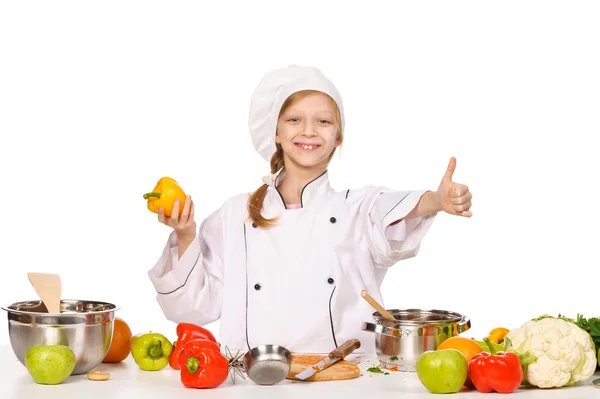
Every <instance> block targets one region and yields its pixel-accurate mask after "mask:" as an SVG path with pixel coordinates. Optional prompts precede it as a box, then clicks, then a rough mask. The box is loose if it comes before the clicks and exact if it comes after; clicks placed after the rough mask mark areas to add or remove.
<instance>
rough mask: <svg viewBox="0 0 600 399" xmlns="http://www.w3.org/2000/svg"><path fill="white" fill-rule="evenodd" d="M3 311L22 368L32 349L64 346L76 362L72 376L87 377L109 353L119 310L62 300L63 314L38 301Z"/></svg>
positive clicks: (101, 303)
mask: <svg viewBox="0 0 600 399" xmlns="http://www.w3.org/2000/svg"><path fill="white" fill-rule="evenodd" d="M2 309H4V310H5V311H7V313H8V333H9V338H10V344H11V346H12V349H13V352H14V353H15V355H16V356H17V358H18V359H19V361H20V362H21V363H22V364H23V365H25V354H26V353H27V351H28V350H29V348H31V347H32V346H36V345H41V344H46V345H56V344H61V345H66V346H68V347H69V348H71V349H72V350H73V352H74V353H75V357H76V358H77V361H76V363H75V369H74V370H73V373H72V374H84V373H87V372H89V371H91V370H93V369H94V368H95V367H97V366H98V365H99V364H100V363H102V360H103V359H104V357H105V356H106V354H107V353H108V349H109V348H110V343H111V340H112V334H113V320H114V317H115V316H114V315H115V311H117V310H118V309H119V308H118V307H117V306H115V305H113V304H111V303H107V302H97V301H85V300H71V299H63V300H61V304H60V313H48V312H47V309H46V306H45V305H44V304H43V302H42V301H39V300H37V301H24V302H16V303H13V304H12V305H9V306H3V307H2Z"/></svg>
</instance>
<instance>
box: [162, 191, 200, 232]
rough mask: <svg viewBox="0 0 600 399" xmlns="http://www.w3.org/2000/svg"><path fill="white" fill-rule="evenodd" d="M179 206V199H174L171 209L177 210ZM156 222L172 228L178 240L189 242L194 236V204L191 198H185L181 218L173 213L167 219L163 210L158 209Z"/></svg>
mask: <svg viewBox="0 0 600 399" xmlns="http://www.w3.org/2000/svg"><path fill="white" fill-rule="evenodd" d="M179 204H180V202H179V198H177V199H175V202H174V204H173V208H174V209H177V208H178V207H179ZM158 221H159V222H160V223H162V224H164V225H167V226H169V227H172V228H173V230H175V232H176V233H177V238H178V239H180V240H189V241H191V240H192V239H193V238H194V237H195V236H196V222H195V220H194V202H193V201H192V197H191V196H189V195H187V196H186V199H185V203H184V205H183V211H182V212H181V216H178V215H177V213H174V214H172V215H171V217H168V216H166V215H165V210H164V209H163V208H159V209H158Z"/></svg>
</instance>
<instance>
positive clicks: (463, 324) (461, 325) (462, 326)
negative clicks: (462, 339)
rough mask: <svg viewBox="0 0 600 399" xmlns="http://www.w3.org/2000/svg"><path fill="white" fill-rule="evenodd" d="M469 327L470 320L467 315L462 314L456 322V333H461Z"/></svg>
mask: <svg viewBox="0 0 600 399" xmlns="http://www.w3.org/2000/svg"><path fill="white" fill-rule="evenodd" d="M470 328H471V320H470V319H469V318H468V317H467V316H463V317H462V318H461V319H460V321H459V322H458V333H459V334H462V333H464V332H465V331H467V330H468V329H470Z"/></svg>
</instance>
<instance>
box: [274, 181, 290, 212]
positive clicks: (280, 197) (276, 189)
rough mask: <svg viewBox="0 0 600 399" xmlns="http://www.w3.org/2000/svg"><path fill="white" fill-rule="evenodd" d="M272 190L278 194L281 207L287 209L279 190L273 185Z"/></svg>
mask: <svg viewBox="0 0 600 399" xmlns="http://www.w3.org/2000/svg"><path fill="white" fill-rule="evenodd" d="M273 188H274V189H275V191H277V194H279V198H281V202H283V207H284V208H285V209H287V204H286V203H285V200H284V199H283V195H281V193H280V192H279V189H278V188H277V187H275V185H273Z"/></svg>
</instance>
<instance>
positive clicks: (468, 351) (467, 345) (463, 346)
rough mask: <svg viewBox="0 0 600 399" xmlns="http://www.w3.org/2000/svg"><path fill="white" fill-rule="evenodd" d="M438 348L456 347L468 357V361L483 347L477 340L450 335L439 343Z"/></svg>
mask: <svg viewBox="0 0 600 399" xmlns="http://www.w3.org/2000/svg"><path fill="white" fill-rule="evenodd" d="M437 349H438V350H442V349H456V350H458V351H459V352H461V353H462V354H463V356H464V357H465V359H467V363H468V362H469V361H470V360H471V359H472V358H473V356H475V355H476V354H478V353H480V352H481V347H480V346H479V344H478V343H477V342H475V341H474V340H472V339H469V338H465V337H450V338H448V339H446V340H445V341H443V342H442V343H441V344H440V345H438V347H437Z"/></svg>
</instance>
